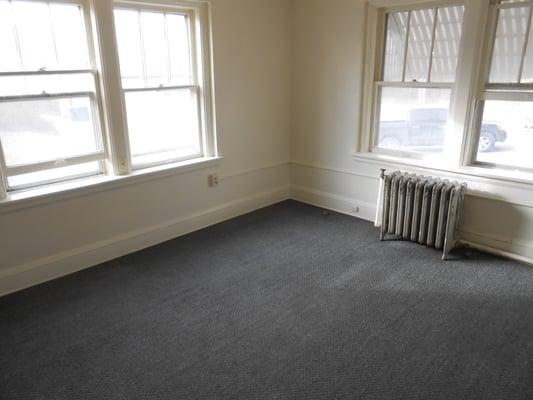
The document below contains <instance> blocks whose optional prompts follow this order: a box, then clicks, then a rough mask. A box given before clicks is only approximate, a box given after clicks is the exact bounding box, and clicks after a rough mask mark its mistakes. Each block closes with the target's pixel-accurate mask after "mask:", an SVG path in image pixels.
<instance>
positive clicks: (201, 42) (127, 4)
mask: <svg viewBox="0 0 533 400" xmlns="http://www.w3.org/2000/svg"><path fill="white" fill-rule="evenodd" d="M121 9H122V10H134V11H139V12H142V11H148V12H156V13H170V14H175V15H183V16H185V17H186V18H187V24H188V31H189V51H190V56H191V84H189V85H157V86H156V85H153V86H150V87H143V88H123V87H122V78H121V79H120V88H121V97H122V113H123V119H124V127H123V129H124V133H125V135H126V146H127V151H126V152H127V154H128V165H129V170H130V172H131V171H137V170H142V169H146V168H151V167H156V166H160V165H165V164H172V163H177V162H182V161H187V160H193V159H196V158H202V157H209V156H214V155H215V154H216V151H215V149H214V143H213V142H214V140H213V136H214V133H213V129H214V128H213V125H212V123H210V121H209V119H208V118H209V117H208V116H209V115H212V111H210V110H209V108H210V101H209V100H208V99H210V98H211V93H210V87H211V85H210V83H208V81H209V79H207V78H208V77H207V76H206V72H204V71H206V66H209V65H210V60H209V58H208V57H207V58H206V54H205V48H206V47H207V43H206V41H205V37H206V35H207V32H205V23H202V22H201V20H202V18H205V17H206V16H205V15H204V16H203V15H202V13H201V9H200V8H199V6H198V4H195V3H192V2H190V1H175V2H172V3H169V2H150V3H147V2H141V1H135V0H116V1H114V2H113V12H114V11H115V10H121ZM115 36H116V31H115ZM115 42H116V43H117V50H118V42H117V40H116V39H115ZM208 54H209V53H208ZM117 59H118V53H117ZM143 62H144V61H143ZM118 66H119V67H118V68H119V76H120V63H118ZM166 90H180V91H181V90H184V91H185V90H188V91H191V92H194V93H195V95H196V102H197V110H198V131H199V152H198V153H195V154H191V155H187V156H184V157H174V158H169V159H165V160H162V161H154V162H145V163H139V164H136V165H134V164H133V157H132V154H131V149H130V141H129V133H128V123H127V120H126V115H127V109H126V104H125V102H126V100H125V96H126V93H128V92H144V91H146V92H149V91H151V92H159V91H166ZM211 107H212V105H211ZM158 153H160V152H158ZM140 156H142V155H140Z"/></svg>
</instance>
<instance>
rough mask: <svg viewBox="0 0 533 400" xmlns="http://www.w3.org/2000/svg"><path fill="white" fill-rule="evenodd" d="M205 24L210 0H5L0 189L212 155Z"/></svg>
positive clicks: (0, 15)
mask: <svg viewBox="0 0 533 400" xmlns="http://www.w3.org/2000/svg"><path fill="white" fill-rule="evenodd" d="M89 3H90V4H89ZM208 24H209V18H208V4H207V3H205V2H198V3H196V2H190V1H187V0H173V1H172V3H169V2H165V3H164V4H160V3H158V2H157V1H156V2H153V3H151V2H149V1H145V2H142V3H140V2H136V1H131V2H111V1H102V2H89V1H88V0H55V1H46V0H0V55H1V56H0V199H1V198H3V197H5V196H6V195H7V193H8V192H11V191H17V190H23V189H29V188H33V187H36V186H41V185H47V184H52V183H56V182H60V181H66V180H74V179H79V178H87V177H91V176H96V175H127V174H129V173H131V172H132V170H134V169H141V168H148V167H156V166H161V167H160V168H157V169H161V168H173V167H178V166H180V165H182V164H183V163H184V162H186V161H187V160H192V161H191V162H193V163H195V162H198V163H201V162H204V161H205V162H208V161H209V158H213V157H216V155H217V151H216V144H215V137H214V122H213V121H214V118H213V107H212V101H213V100H212V93H211V87H212V82H211V70H210V68H211V60H210V56H211V55H210V51H209V49H210V48H211V45H210V37H209V27H208ZM187 162H188V161H187ZM170 163H174V164H171V165H169V166H168V167H165V166H162V165H163V164H170ZM153 170H154V169H153V168H152V169H151V170H150V171H153Z"/></svg>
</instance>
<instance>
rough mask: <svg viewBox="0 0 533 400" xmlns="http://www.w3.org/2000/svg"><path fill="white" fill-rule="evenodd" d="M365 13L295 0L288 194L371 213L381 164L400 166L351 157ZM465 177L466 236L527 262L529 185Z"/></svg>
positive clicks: (532, 229)
mask: <svg viewBox="0 0 533 400" xmlns="http://www.w3.org/2000/svg"><path fill="white" fill-rule="evenodd" d="M364 15H365V13H364V1H363V0H330V1H327V2H325V1H320V0H294V4H293V16H294V24H293V31H292V36H293V40H294V43H293V49H294V51H293V55H292V57H293V58H292V66H293V73H292V76H293V93H292V111H293V121H292V137H291V160H292V165H291V193H292V196H293V197H295V198H297V199H300V200H303V201H307V202H311V203H314V204H318V205H322V206H326V207H330V208H334V209H336V210H339V211H342V212H345V213H349V214H353V215H357V216H360V217H362V218H366V219H373V218H374V214H375V204H376V200H377V190H378V180H377V177H378V176H379V169H380V168H388V169H389V170H395V169H398V168H399V167H398V166H394V165H385V164H383V163H380V162H375V161H361V160H356V159H355V158H354V157H353V156H352V153H353V152H354V151H355V147H356V141H357V132H358V130H359V118H360V113H359V109H360V92H361V89H362V67H363V62H364V60H363V37H364ZM402 169H404V170H409V168H405V167H404V168H402ZM411 170H412V169H411ZM413 171H414V172H419V173H424V172H425V173H426V174H428V172H429V173H430V174H433V175H436V174H437V173H436V172H435V171H421V170H413ZM447 176H450V175H447ZM457 178H458V179H461V180H465V177H464V176H463V177H457ZM466 180H467V182H468V183H469V187H470V195H469V196H467V198H466V204H465V219H464V223H463V226H462V231H463V237H464V239H465V240H467V241H469V242H472V244H475V245H478V246H480V245H481V246H485V247H489V248H491V249H496V250H499V251H504V252H508V253H511V254H512V255H515V256H521V257H525V258H527V259H529V260H530V261H533V208H532V207H533V191H532V190H530V189H527V188H524V187H523V186H520V185H516V184H512V183H507V184H501V183H498V182H495V181H493V180H490V179H482V178H478V177H469V178H468V179H466Z"/></svg>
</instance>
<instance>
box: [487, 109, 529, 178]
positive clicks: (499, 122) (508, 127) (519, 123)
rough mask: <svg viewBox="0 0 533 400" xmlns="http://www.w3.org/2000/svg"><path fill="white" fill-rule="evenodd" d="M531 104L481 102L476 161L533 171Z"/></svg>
mask: <svg viewBox="0 0 533 400" xmlns="http://www.w3.org/2000/svg"><path fill="white" fill-rule="evenodd" d="M531 149H533V103H532V102H520V101H496V100H488V101H486V102H485V106H484V112H483V122H482V125H481V133H480V138H479V148H478V154H477V160H478V161H482V162H488V163H494V164H501V165H507V166H515V167H527V168H533V159H532V158H531Z"/></svg>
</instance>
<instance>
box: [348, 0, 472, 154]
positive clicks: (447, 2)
mask: <svg viewBox="0 0 533 400" xmlns="http://www.w3.org/2000/svg"><path fill="white" fill-rule="evenodd" d="M454 6H463V7H464V8H465V10H464V13H463V27H462V34H461V42H460V48H459V52H458V62H457V66H456V79H455V81H454V82H431V72H432V64H433V49H434V44H435V38H436V29H437V25H438V19H437V17H438V10H439V9H441V8H446V7H454ZM367 7H368V8H367V19H366V20H367V21H368V20H372V19H373V18H374V19H375V18H377V23H373V24H371V25H370V26H371V28H370V29H377V30H376V31H374V32H372V31H370V36H371V37H372V36H373V37H374V39H373V40H371V41H370V42H371V46H370V49H367V50H366V54H365V58H364V59H365V60H369V59H370V58H369V52H368V50H370V51H371V52H372V53H373V54H374V57H373V58H372V59H373V65H372V70H373V73H372V75H371V78H370V80H371V81H372V86H373V87H372V89H371V90H372V101H371V104H372V109H371V116H370V121H364V122H363V124H362V125H363V126H366V127H367V128H366V129H365V128H363V131H362V132H361V133H362V134H363V135H366V136H368V137H367V138H364V139H363V140H362V141H361V142H360V145H361V144H362V146H365V144H366V149H365V147H359V148H358V150H359V151H368V152H372V153H376V154H383V155H385V156H394V157H401V158H406V159H413V160H427V161H429V160H431V159H432V158H433V157H434V155H432V154H425V153H417V152H413V151H408V150H396V149H394V150H393V149H386V148H382V147H379V145H378V141H379V114H380V103H379V101H380V98H381V95H380V90H381V88H383V87H406V88H428V89H432V88H435V89H449V90H450V105H449V111H448V112H449V119H450V120H453V119H454V108H453V100H454V99H455V98H456V92H457V87H458V85H457V80H458V78H457V75H458V74H459V72H460V71H459V60H460V59H461V49H462V43H463V32H464V30H465V29H464V16H465V14H466V4H465V2H464V1H461V0H440V1H431V0H428V1H426V2H419V3H417V4H400V5H392V6H386V7H380V8H378V9H377V10H372V9H373V8H374V9H375V7H373V6H372V5H368V6H367ZM419 10H433V11H434V14H433V17H434V21H433V27H432V28H433V29H432V36H431V45H430V47H431V51H430V55H429V63H428V74H427V81H426V82H417V81H406V80H405V75H406V72H407V54H408V52H409V36H410V35H409V34H410V19H411V13H412V12H414V11H419ZM398 12H409V15H408V19H407V32H406V37H405V43H404V57H403V67H402V81H385V80H384V76H383V74H384V62H385V52H386V43H385V42H386V34H387V21H388V16H387V14H389V13H398ZM373 27H375V28H373ZM365 35H366V37H365V39H367V40H368V36H369V29H368V28H366V27H365ZM372 47H374V49H372ZM366 76H368V75H366V73H365V79H364V80H366ZM364 103H365V99H363V104H364ZM363 107H364V106H363ZM364 112H365V114H366V113H367V112H368V110H367V111H364ZM368 129H370V130H369V131H367V130H368ZM450 147H452V146H450ZM455 147H456V146H455ZM362 149H363V150H362ZM446 151H448V152H451V150H450V149H446V148H444V151H443V153H442V154H441V155H439V156H438V157H446Z"/></svg>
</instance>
